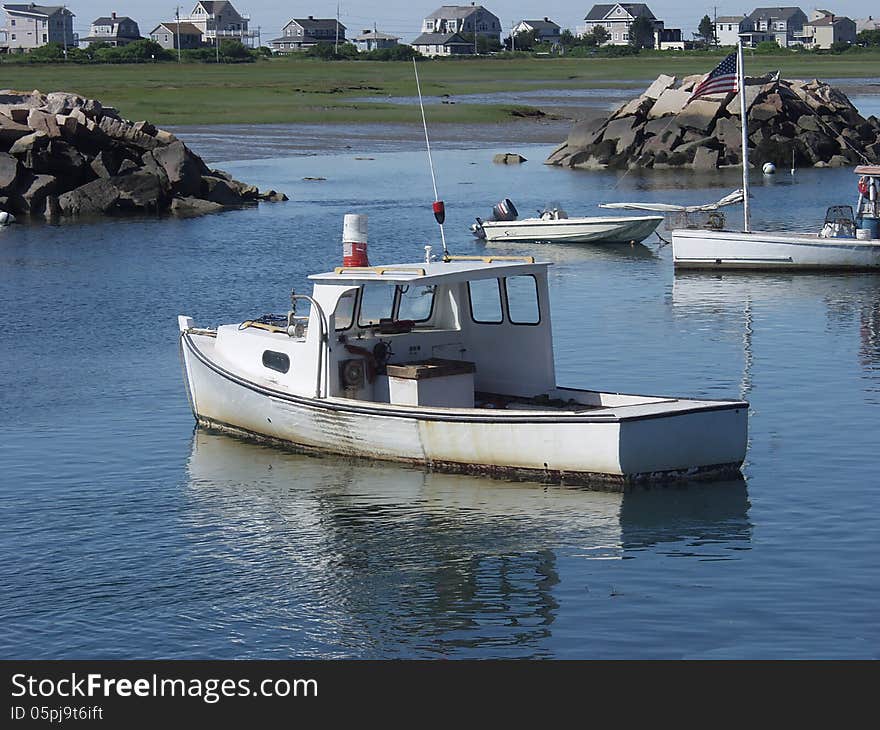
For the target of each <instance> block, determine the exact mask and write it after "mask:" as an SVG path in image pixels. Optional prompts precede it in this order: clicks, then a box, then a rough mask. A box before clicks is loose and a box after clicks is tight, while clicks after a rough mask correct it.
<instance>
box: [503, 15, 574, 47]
mask: <svg viewBox="0 0 880 730" xmlns="http://www.w3.org/2000/svg"><path fill="white" fill-rule="evenodd" d="M520 33H533V34H534V36H535V42H536V43H551V44H552V43H559V38H560V36H561V34H562V31H561V29H560V28H559V25H558V24H556V23H554V22H553V21H552V20H550V18H544V20H521V21H519V23H517V24H516V25H515V26H514V27H513V30H512V31H511V35H513V36H517V35H519V34H520Z"/></svg>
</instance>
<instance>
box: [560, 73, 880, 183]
mask: <svg viewBox="0 0 880 730" xmlns="http://www.w3.org/2000/svg"><path fill="white" fill-rule="evenodd" d="M702 78H703V77H702V76H688V77H685V78H684V79H683V80H682V81H681V83H677V79H676V78H675V77H674V76H666V75H661V76H659V77H658V78H657V79H656V81H654V83H652V84H651V86H650V87H648V89H647V90H646V91H645V92H644V93H643V94H642V95H641V96H639V97H637V98H635V99H632V100H631V101H629V102H627V103H626V104H624V105H623V106H621V107H620V108H618V109H616V110H615V111H614V112H613V113H612V114H611V116H609V117H607V118H599V119H594V120H590V121H583V122H579V123H577V124H575V126H574V127H573V129H572V130H571V133H570V134H569V136H568V139H567V140H566V141H565V142H563V143H562V144H561V145H560V146H559V147H557V148H556V149H555V150H554V151H553V153H552V154H551V155H550V157H549V158H548V159H547V160H546V163H545V164H548V165H560V166H563V167H574V168H585V169H597V168H612V169H623V168H655V169H657V168H683V167H690V168H693V169H701V170H711V169H714V168H718V167H726V166H738V165H740V164H741V150H742V142H741V129H742V127H741V125H740V100H739V95H738V94H731V93H727V94H721V95H714V96H706V97H701V98H699V99H695V100H694V101H690V102H689V101H688V100H689V99H690V96H691V92H692V90H693V88H694V87H695V86H696V84H698V83H699V82H700V81H701V79H702ZM745 101H746V109H747V111H746V115H747V118H748V140H749V163H750V165H751V166H761V165H763V164H764V163H765V162H773V163H774V164H776V165H779V166H780V167H784V168H788V167H789V166H790V165H791V164H792V160H794V164H795V165H796V166H798V167H840V166H846V165H853V164H857V163H859V162H865V161H868V162H871V163H878V162H880V121H878V119H877V118H876V117H874V116H871V117H868V118H867V119H865V118H864V117H862V116H861V114H859V112H858V110H857V109H856V108H855V107H854V106H853V105H852V103H851V102H850V101H849V99H847V97H846V95H845V94H843V93H842V92H841V91H839V90H837V89H835V88H833V87H832V86H830V85H829V84H827V83H824V82H822V81H819V80H817V79H814V80H813V81H793V80H792V81H789V80H784V79H779V78H778V75H776V76H774V77H764V78H747V79H746V84H745Z"/></svg>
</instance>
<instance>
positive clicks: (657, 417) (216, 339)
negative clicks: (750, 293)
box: [178, 216, 748, 489]
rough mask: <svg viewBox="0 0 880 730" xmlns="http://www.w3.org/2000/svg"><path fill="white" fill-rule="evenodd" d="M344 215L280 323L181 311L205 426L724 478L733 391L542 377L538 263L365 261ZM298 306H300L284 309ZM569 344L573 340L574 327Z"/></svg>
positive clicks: (562, 475) (733, 470)
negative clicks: (323, 260)
mask: <svg viewBox="0 0 880 730" xmlns="http://www.w3.org/2000/svg"><path fill="white" fill-rule="evenodd" d="M353 218H358V219H362V218H364V216H346V219H347V220H346V225H345V227H344V230H346V231H352V230H353V231H361V233H360V234H359V236H358V237H359V238H361V239H363V240H362V241H353V240H352V237H351V235H344V236H343V240H344V242H345V246H346V251H347V255H346V257H345V261H346V263H349V264H350V263H351V262H352V260H353V259H359V261H358V263H360V264H362V265H359V266H351V265H346V266H342V267H338V268H335V269H334V270H332V271H329V272H325V273H319V274H312V275H311V276H310V277H309V278H310V279H311V281H312V282H313V285H314V289H313V291H312V293H311V294H310V295H305V294H293V293H292V294H291V303H292V307H291V310H290V311H289V312H288V313H287V314H285V315H279V316H274V315H273V316H264V317H261V318H259V319H250V320H244V321H242V322H237V323H234V324H226V325H221V326H219V327H217V328H216V329H207V328H203V327H198V326H196V323H195V322H194V321H193V319H192V318H190V317H187V316H180V317H179V318H178V323H179V329H180V349H181V353H182V359H183V364H184V371H185V381H186V387H187V392H188V395H189V400H190V405H191V407H192V411H193V414H194V416H195V418H196V420H197V422H198V423H199V424H202V425H203V426H206V427H209V428H214V429H219V430H223V431H229V432H233V433H236V434H240V435H244V436H248V437H253V438H256V439H263V440H267V441H270V442H276V443H280V444H288V445H293V446H295V447H298V448H301V449H304V450H312V451H325V452H333V453H338V454H346V455H352V456H360V457H367V458H372V459H387V460H392V461H399V462H408V463H412V464H418V465H423V466H427V467H429V468H437V469H442V470H451V471H460V472H470V473H479V474H489V475H499V476H504V477H511V476H513V477H516V476H523V477H527V478H537V479H541V480H545V481H547V480H549V481H559V482H565V483H584V484H591V485H598V486H600V487H602V488H610V489H623V488H625V487H627V486H628V485H631V484H634V483H641V482H662V481H670V480H677V479H690V478H711V477H719V476H722V475H730V474H734V475H735V474H737V473H738V470H739V467H740V465H741V464H742V461H743V458H744V457H745V452H746V440H747V428H748V404H747V403H746V402H744V401H741V400H736V399H734V400H702V399H700V400H697V399H690V398H677V397H663V396H642V395H623V394H620V393H604V392H597V391H591V390H580V389H576V388H566V387H562V386H558V385H557V384H556V376H555V369H554V360H553V341H552V328H551V317H550V293H549V288H548V281H547V268H548V266H549V264H548V263H544V262H537V261H535V260H534V259H532V258H531V257H503V256H502V257H497V256H496V257H488V256H487V257H479V256H462V257H453V256H447V255H444V257H443V260H442V261H434V260H432V257H431V255H430V247H427V248H428V250H427V251H426V256H425V261H423V262H416V263H404V264H394V265H387V266H369V265H366V264H367V261H366V235H365V233H364V231H365V227H364V226H362V225H361V223H362V221H350V220H349V219H353ZM297 304H299V305H301V306H302V305H304V304H308V305H309V311H308V314H304V313H302V312H301V311H300V312H298V311H297V307H296V306H295V305H297ZM573 336H576V334H574V333H573Z"/></svg>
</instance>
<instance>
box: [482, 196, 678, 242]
mask: <svg viewBox="0 0 880 730" xmlns="http://www.w3.org/2000/svg"><path fill="white" fill-rule="evenodd" d="M662 222H663V216H657V215H637V216H591V217H579V218H569V217H568V214H567V213H566V212H565V211H564V210H563V209H562V208H560V207H559V206H557V205H551V206H548V207H547V208H544V209H543V210H541V211H539V212H538V217H537V218H522V219H517V211H516V207H515V206H514V205H513V203H512V202H511V201H510V200H509V199H505V200H503V201H501V202H500V203H498V204H497V205H495V206H494V208H493V209H492V219H491V220H482V219H481V218H477V220H476V222H475V223H473V224H472V225H471V233H473V234H474V235H475V236H476V237H477V238H481V239H484V240H485V241H486V242H488V243H496V242H499V241H504V242H516V243H540V242H542V241H546V242H551V243H641V242H642V241H644V240H645V239H646V238H647V237H648V236H650V235H651V234H652V233H653V232H654V231H655V230H656V229H657V226H659V225H660V223H662Z"/></svg>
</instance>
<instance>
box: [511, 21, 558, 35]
mask: <svg viewBox="0 0 880 730" xmlns="http://www.w3.org/2000/svg"><path fill="white" fill-rule="evenodd" d="M520 22H521V23H525V24H526V25H530V26H531V27H532V28H534V29H535V30H551V31H554V32H558V31H559V24H558V23H554V22H553V21H552V20H521V21H520Z"/></svg>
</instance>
